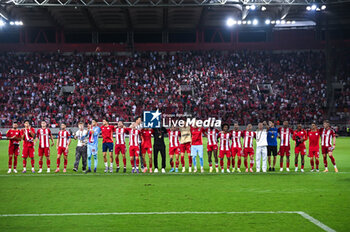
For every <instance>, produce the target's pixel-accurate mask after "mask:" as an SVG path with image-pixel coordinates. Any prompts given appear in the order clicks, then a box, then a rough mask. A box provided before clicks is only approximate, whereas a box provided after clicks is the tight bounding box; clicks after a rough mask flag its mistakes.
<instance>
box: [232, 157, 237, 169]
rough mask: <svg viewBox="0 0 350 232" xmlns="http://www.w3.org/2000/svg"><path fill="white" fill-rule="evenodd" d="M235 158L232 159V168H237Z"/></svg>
mask: <svg viewBox="0 0 350 232" xmlns="http://www.w3.org/2000/svg"><path fill="white" fill-rule="evenodd" d="M235 163H236V162H235V158H232V168H235Z"/></svg>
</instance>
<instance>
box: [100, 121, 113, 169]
mask: <svg viewBox="0 0 350 232" xmlns="http://www.w3.org/2000/svg"><path fill="white" fill-rule="evenodd" d="M102 124H103V125H102V126H101V128H100V129H101V135H102V154H103V161H104V163H105V173H107V172H108V160H107V153H108V155H109V159H110V160H109V161H110V164H109V165H110V166H109V172H113V131H114V126H112V125H109V123H108V121H107V120H106V119H103V120H102Z"/></svg>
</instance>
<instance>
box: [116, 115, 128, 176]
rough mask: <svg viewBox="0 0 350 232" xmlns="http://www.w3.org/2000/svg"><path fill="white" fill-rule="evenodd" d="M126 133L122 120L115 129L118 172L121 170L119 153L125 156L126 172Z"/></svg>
mask: <svg viewBox="0 0 350 232" xmlns="http://www.w3.org/2000/svg"><path fill="white" fill-rule="evenodd" d="M125 134H126V128H125V126H124V124H123V122H122V121H119V122H118V127H117V128H116V129H115V163H116V165H117V170H116V172H119V169H120V168H119V154H120V153H121V154H122V156H123V164H124V171H123V172H124V173H125V172H126V157H125V151H126V146H125Z"/></svg>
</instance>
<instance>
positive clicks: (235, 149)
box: [231, 122, 243, 172]
mask: <svg viewBox="0 0 350 232" xmlns="http://www.w3.org/2000/svg"><path fill="white" fill-rule="evenodd" d="M242 137H243V133H242V131H240V130H239V125H238V123H237V122H235V123H234V125H233V131H232V132H231V138H232V147H231V155H232V172H234V171H235V163H236V162H235V157H236V156H237V157H238V161H237V171H238V172H241V169H240V168H241V162H242V161H241V155H242V143H241V138H242Z"/></svg>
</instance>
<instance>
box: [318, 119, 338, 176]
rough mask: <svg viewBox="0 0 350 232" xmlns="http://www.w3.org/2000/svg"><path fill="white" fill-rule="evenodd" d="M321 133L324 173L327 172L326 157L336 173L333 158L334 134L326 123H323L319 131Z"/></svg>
mask: <svg viewBox="0 0 350 232" xmlns="http://www.w3.org/2000/svg"><path fill="white" fill-rule="evenodd" d="M320 133H321V146H322V155H323V163H324V168H325V170H324V172H328V165H327V155H328V156H329V158H330V159H331V161H332V164H333V166H334V171H335V172H338V169H337V166H336V165H335V159H334V156H333V150H334V149H335V133H334V130H332V128H331V127H330V124H329V122H328V121H324V122H323V128H322V129H320Z"/></svg>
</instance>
